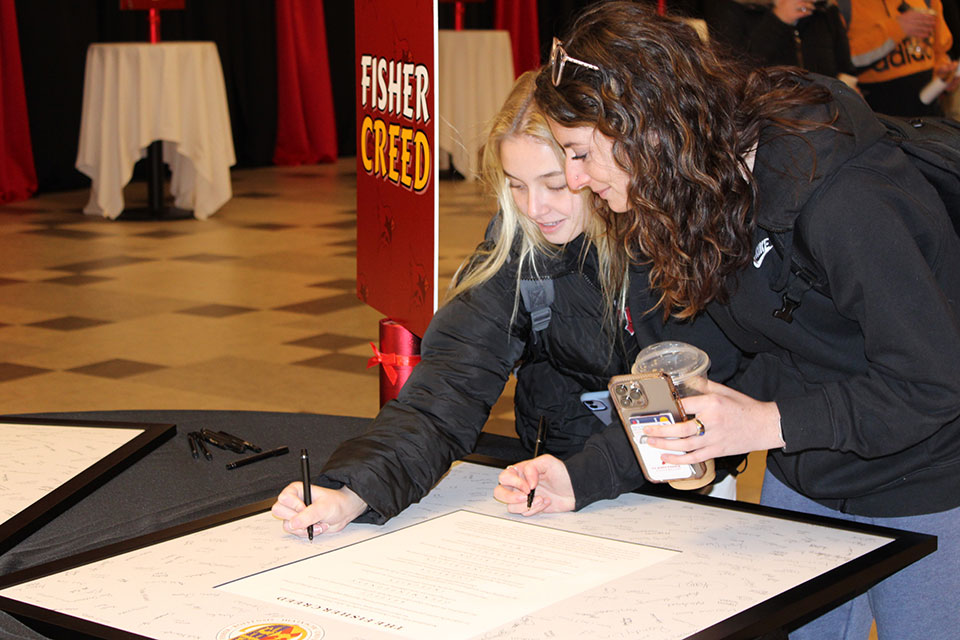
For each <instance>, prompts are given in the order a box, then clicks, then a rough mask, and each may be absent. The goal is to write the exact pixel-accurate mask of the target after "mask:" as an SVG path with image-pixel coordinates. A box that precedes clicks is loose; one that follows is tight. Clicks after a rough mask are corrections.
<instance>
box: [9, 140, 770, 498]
mask: <svg viewBox="0 0 960 640" xmlns="http://www.w3.org/2000/svg"><path fill="white" fill-rule="evenodd" d="M354 167H355V160H354V159H353V158H346V159H343V160H341V161H340V162H338V163H337V164H333V165H315V166H305V167H296V168H290V167H269V168H262V169H252V170H236V171H234V172H233V174H232V178H233V190H234V197H233V199H232V200H231V201H230V202H228V203H227V204H226V205H225V206H224V207H223V208H222V209H221V210H220V211H219V212H218V213H216V214H215V215H214V216H213V217H211V218H210V219H209V220H206V221H203V222H200V221H197V220H192V219H190V220H179V221H167V222H119V221H109V220H105V219H102V218H96V217H91V216H85V215H83V213H82V208H83V206H84V205H85V204H86V201H87V198H88V196H89V193H88V191H86V190H82V191H75V192H61V193H52V194H47V195H42V196H39V197H36V198H32V199H30V200H27V201H25V202H18V203H13V204H9V205H4V206H0V413H2V414H9V413H27V412H42V411H86V410H103V409H237V410H265V411H293V412H311V413H327V414H335V415H351V416H364V417H367V416H369V417H372V416H373V415H375V414H376V412H377V409H378V407H379V375H378V373H377V369H376V368H373V369H368V368H367V361H368V359H369V357H370V355H371V354H372V351H371V348H370V345H369V343H370V342H374V343H377V342H378V341H379V339H378V327H379V321H380V319H381V317H382V315H381V314H380V313H379V312H377V311H376V310H374V309H372V308H370V307H368V306H366V305H364V304H362V303H361V302H360V301H359V300H358V299H357V296H356V292H355V280H356V260H355V243H356V198H355V189H356V181H355V178H354V175H355V173H354V172H355V168H354ZM125 197H126V202H127V204H128V206H145V201H146V197H145V185H144V184H143V183H134V184H132V185H129V186H128V187H127V189H126V191H125ZM493 206H494V205H493V202H492V200H491V199H490V198H489V197H488V196H487V195H485V194H484V193H483V192H482V191H481V189H480V187H479V186H478V185H477V184H476V183H472V182H465V181H448V180H443V181H441V182H440V209H441V211H440V248H439V255H440V264H439V271H440V283H441V284H440V286H441V287H445V286H446V283H447V282H449V279H450V277H451V276H452V275H453V273H454V271H455V270H456V268H457V266H459V264H460V262H461V261H462V260H463V258H464V257H466V256H467V255H468V254H469V253H470V251H472V250H473V248H474V247H475V246H476V244H477V242H479V240H480V239H481V238H482V237H483V231H484V229H485V227H486V224H487V221H488V219H489V216H490V214H491V213H492V211H493ZM512 402H513V386H512V384H510V385H508V387H507V390H506V392H505V393H504V395H503V397H502V398H501V399H500V402H499V403H498V404H497V405H496V406H495V407H494V409H493V412H492V413H491V418H490V420H489V421H488V423H487V426H486V430H487V431H491V432H493V433H500V434H505V435H511V434H513V409H512ZM753 458H755V460H752V461H751V465H750V469H749V472H748V473H747V474H746V476H745V477H744V476H742V477H741V481H740V482H739V487H738V490H739V493H740V497H741V499H746V500H752V501H755V500H756V499H757V496H758V495H759V481H760V478H761V474H762V470H763V457H762V456H753Z"/></svg>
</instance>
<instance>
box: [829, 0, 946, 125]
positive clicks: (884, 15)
mask: <svg viewBox="0 0 960 640" xmlns="http://www.w3.org/2000/svg"><path fill="white" fill-rule="evenodd" d="M847 33H848V37H849V38H850V54H851V57H852V59H853V63H854V65H856V67H857V68H858V69H859V75H858V78H859V86H860V90H861V91H862V92H863V97H864V98H866V100H867V102H868V103H869V104H870V106H871V107H872V108H873V110H874V111H876V112H878V113H885V114H887V115H892V116H904V117H914V116H929V115H942V110H941V108H940V104H939V102H938V101H936V100H935V101H933V102H932V103H931V104H924V103H923V102H921V100H920V92H921V91H922V90H923V88H924V87H925V86H926V85H927V84H928V83H929V82H930V81H931V80H932V79H933V77H934V75H937V76H939V77H940V78H943V79H944V80H948V86H947V88H946V92H947V93H951V92H953V91H954V90H955V89H956V88H957V85H958V84H960V79H958V78H955V77H954V72H955V71H956V68H957V63H956V62H955V61H952V60H950V58H949V56H948V54H947V52H948V51H949V50H950V48H951V47H952V46H953V37H952V35H951V33H950V30H949V29H948V28H947V23H946V21H945V20H944V15H943V5H942V3H941V0H852V2H851V15H850V25H849V29H848V32H847Z"/></svg>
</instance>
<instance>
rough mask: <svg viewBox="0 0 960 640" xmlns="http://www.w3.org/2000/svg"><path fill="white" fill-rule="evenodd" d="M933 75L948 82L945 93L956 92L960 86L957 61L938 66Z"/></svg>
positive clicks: (949, 61)
mask: <svg viewBox="0 0 960 640" xmlns="http://www.w3.org/2000/svg"><path fill="white" fill-rule="evenodd" d="M933 73H934V75H936V76H937V77H938V78H942V79H943V80H946V82H947V87H946V88H945V89H944V91H947V92H950V91H955V90H956V88H957V87H958V86H960V76H957V61H955V60H948V61H947V62H944V63H941V64H938V65H937V68H936V69H934V72H933Z"/></svg>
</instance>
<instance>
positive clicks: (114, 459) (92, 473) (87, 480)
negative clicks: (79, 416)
mask: <svg viewBox="0 0 960 640" xmlns="http://www.w3.org/2000/svg"><path fill="white" fill-rule="evenodd" d="M4 424H17V425H33V426H36V427H37V428H44V427H85V428H97V429H101V428H102V429H138V430H140V431H141V433H140V434H139V435H137V436H135V437H134V438H132V439H131V440H129V441H127V442H126V443H124V444H123V445H121V446H120V447H118V448H117V449H114V450H113V451H112V452H110V453H109V454H107V455H106V456H104V457H102V458H100V459H99V460H98V461H96V462H95V463H94V464H92V465H90V466H89V467H87V468H86V469H84V470H83V471H81V472H80V473H78V474H77V475H75V476H73V477H72V478H70V479H69V480H67V481H66V482H64V483H62V484H60V485H59V486H57V487H56V488H55V489H54V490H52V491H50V492H49V493H47V494H46V495H45V496H43V497H42V498H40V499H39V500H37V501H35V502H33V503H32V504H30V505H29V506H27V507H25V508H23V509H21V510H20V511H19V512H17V513H16V514H15V515H13V516H11V517H10V518H8V519H7V520H6V521H4V522H2V523H0V554H2V553H5V552H6V551H9V550H10V549H11V548H13V547H14V546H16V545H17V544H18V543H19V542H21V541H22V540H24V539H25V538H27V537H28V536H29V535H30V534H31V533H33V532H35V531H36V530H37V529H39V528H40V527H42V526H43V525H45V524H47V523H48V522H50V521H51V520H52V519H53V518H55V517H56V516H58V515H59V514H61V513H63V512H64V511H66V510H67V509H69V508H70V507H72V506H73V505H75V504H77V503H78V502H79V501H80V500H82V499H83V498H84V497H85V496H87V495H89V494H90V493H92V492H93V491H95V490H96V489H97V488H98V487H100V486H102V485H103V484H104V483H105V482H107V481H108V480H110V479H111V478H113V477H114V476H116V475H117V474H118V473H120V472H121V471H123V470H124V469H126V468H127V467H129V466H130V465H132V464H133V463H134V462H136V461H137V460H140V459H141V458H143V457H144V456H145V455H147V454H148V453H149V452H151V451H153V450H154V449H156V448H157V447H158V446H159V445H160V444H162V443H163V442H165V441H166V440H169V439H170V438H172V437H173V435H174V434H175V433H176V431H177V427H176V425H174V424H153V423H142V422H109V421H100V420H60V419H53V418H19V417H12V416H3V417H0V428H2V426H3V425H4Z"/></svg>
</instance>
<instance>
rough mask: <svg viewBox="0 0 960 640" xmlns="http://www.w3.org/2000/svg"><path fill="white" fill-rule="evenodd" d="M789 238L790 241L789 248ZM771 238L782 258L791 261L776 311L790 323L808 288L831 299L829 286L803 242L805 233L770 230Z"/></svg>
mask: <svg viewBox="0 0 960 640" xmlns="http://www.w3.org/2000/svg"><path fill="white" fill-rule="evenodd" d="M785 237H786V239H785ZM787 240H789V242H790V246H789V251H788V246H787ZM770 241H771V243H772V244H773V247H774V249H776V251H777V253H778V254H780V258H781V259H782V260H789V261H790V277H788V278H787V282H786V285H785V286H784V289H783V298H782V299H781V300H782V304H781V306H780V308H779V309H774V311H773V317H774V318H777V319H778V320H783V321H784V322H786V323H787V324H789V323H791V322H793V312H794V311H796V310H797V308H798V307H799V306H800V303H801V302H802V301H803V296H804V294H805V293H807V291H810V289H813V290H814V291H817V292H818V293H820V294H822V295H825V296H827V297H828V298H829V297H830V286H829V284H828V283H827V278H826V276H824V275H823V273H822V272H821V271H820V269H819V267H818V266H817V263H816V262H815V261H814V259H813V256H812V255H811V253H810V250H809V249H808V248H807V245H806V243H805V242H804V241H803V236H802V235H801V234H800V233H798V232H797V231H796V229H792V230H791V231H789V232H787V233H785V234H784V233H770Z"/></svg>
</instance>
